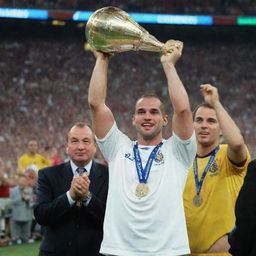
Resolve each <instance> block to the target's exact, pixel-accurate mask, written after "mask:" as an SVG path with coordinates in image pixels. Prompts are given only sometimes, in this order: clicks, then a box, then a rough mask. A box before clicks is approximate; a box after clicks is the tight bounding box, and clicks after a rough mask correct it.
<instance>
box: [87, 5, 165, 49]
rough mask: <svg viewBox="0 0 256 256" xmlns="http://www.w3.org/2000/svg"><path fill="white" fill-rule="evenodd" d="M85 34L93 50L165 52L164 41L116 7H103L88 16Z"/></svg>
mask: <svg viewBox="0 0 256 256" xmlns="http://www.w3.org/2000/svg"><path fill="white" fill-rule="evenodd" d="M85 34H86V38H87V42H88V43H89V45H90V47H91V48H92V49H93V50H98V51H102V52H106V53H118V52H124V51H130V50H134V51H137V50H142V51H151V52H162V53H164V52H167V51H168V49H167V47H166V46H165V44H164V43H161V42H160V41H158V40H157V39H156V38H155V37H154V36H152V35H150V34H149V32H148V31H147V30H145V29H144V28H143V27H141V26H140V25H139V24H138V23H136V22H135V21H134V20H133V19H132V18H131V17H130V16H129V15H128V14H127V13H126V12H125V11H123V10H121V9H119V8H116V7H112V6H109V7H104V8H101V9H98V10H97V11H95V12H94V13H93V14H92V15H91V16H90V18H89V20H88V22H87V24H86V29H85Z"/></svg>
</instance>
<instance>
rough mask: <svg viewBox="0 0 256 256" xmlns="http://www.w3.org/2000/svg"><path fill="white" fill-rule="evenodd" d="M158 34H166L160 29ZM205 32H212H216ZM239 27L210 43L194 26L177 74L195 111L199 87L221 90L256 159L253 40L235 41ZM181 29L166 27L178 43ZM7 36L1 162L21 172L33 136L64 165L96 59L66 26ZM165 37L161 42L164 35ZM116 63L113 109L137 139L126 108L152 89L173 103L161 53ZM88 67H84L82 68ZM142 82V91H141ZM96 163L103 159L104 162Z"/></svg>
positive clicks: (0, 69)
mask: <svg viewBox="0 0 256 256" xmlns="http://www.w3.org/2000/svg"><path fill="white" fill-rule="evenodd" d="M2 27H4V26H3V25H2ZM159 28H160V29H159V30H163V32H164V28H163V27H162V26H160V27H159ZM206 29H207V30H208V31H209V30H210V29H211V28H208V27H207V28H206ZM233 29H234V28H233ZM238 29H240V28H237V29H234V31H233V33H232V36H230V39H222V38H221V37H220V34H221V32H222V31H223V30H221V29H219V28H214V29H212V30H213V32H212V35H210V36H208V38H207V37H206V36H204V35H203V36H200V34H199V36H198V34H196V33H194V32H193V31H194V30H195V28H193V31H192V32H191V31H189V36H188V37H189V38H186V40H185V41H184V43H185V44H184V52H183V58H182V60H181V64H179V63H178V65H177V69H178V70H179V71H180V73H181V74H183V76H182V80H183V81H184V84H185V86H186V88H187V91H188V94H189V97H190V100H191V105H192V108H193V107H195V106H196V105H198V104H199V103H201V101H202V99H201V97H200V94H199V93H198V90H199V88H198V87H199V85H200V84H201V83H205V82H209V83H213V84H215V85H216V87H217V88H218V89H219V91H220V97H221V99H222V101H223V102H224V104H225V106H227V110H228V112H229V113H230V115H232V116H234V119H235V122H236V123H237V125H238V126H239V128H240V129H241V130H242V131H243V132H244V134H243V135H244V138H245V140H246V144H247V145H248V146H249V150H250V152H251V155H252V158H254V157H255V156H256V155H255V145H256V138H255V134H256V126H255V124H256V116H255V115H254V113H255V112H256V104H255V99H254V95H255V93H256V87H255V84H256V73H255V65H254V62H255V59H256V51H255V50H254V49H255V40H253V37H250V36H247V37H246V35H249V34H250V33H249V32H248V33H244V34H242V35H244V36H239V39H237V40H236V38H238V35H239V34H238V33H237V30H238ZM177 30H178V31H177V33H176V34H172V32H173V31H174V29H172V27H168V33H171V35H172V36H175V37H176V38H178V36H179V34H180V35H181V36H184V34H185V33H186V31H185V30H183V29H181V28H180V29H177ZM229 30H231V31H232V28H230V27H229V28H225V30H224V31H225V33H226V32H227V31H229ZM8 31H10V32H9V34H7V35H5V36H3V37H2V36H1V42H0V56H1V58H0V109H1V115H0V131H1V133H0V159H2V160H3V161H4V162H5V164H6V165H7V166H8V167H10V168H11V169H10V171H11V172H13V171H15V170H16V168H17V159H18V157H19V156H21V154H22V153H23V152H24V151H25V150H27V149H26V148H25V146H26V144H27V140H28V138H30V137H31V134H33V135H34V136H36V138H37V140H38V143H39V144H40V148H39V149H38V153H42V150H41V149H43V148H44V147H45V146H46V145H56V148H57V151H58V152H57V154H58V155H59V156H60V158H61V159H66V157H67V156H66V155H65V153H64V152H65V149H64V144H65V138H63V134H65V133H66V128H67V127H69V124H70V123H76V122H77V121H79V120H84V121H85V122H89V121H90V120H88V119H87V118H86V117H89V116H90V113H89V108H88V106H87V104H86V102H87V87H86V86H85V85H88V81H89V79H90V73H91V70H92V68H93V64H94V59H93V58H92V56H91V54H90V53H88V52H86V51H84V49H83V39H81V35H80V34H79V36H73V34H72V36H71V32H70V30H69V28H68V27H67V28H65V30H64V32H61V33H54V34H52V33H50V32H49V33H47V31H42V29H41V27H40V29H39V31H40V36H38V34H36V35H35V34H34V32H36V31H34V30H32V29H31V27H28V28H27V31H30V32H31V33H32V32H33V37H31V36H26V35H25V34H24V31H22V30H21V32H20V34H19V33H18V32H16V34H15V36H14V37H13V36H12V35H13V30H12V29H9V30H8ZM160 32H161V31H160ZM160 32H159V34H160V38H161V37H162V39H163V38H164V37H165V35H164V34H163V35H162V32H161V33H160ZM17 33H18V34H17ZM81 33H82V32H81ZM60 34H61V36H59V35H60ZM230 34H231V32H229V35H230ZM190 35H191V36H190ZM254 35H255V34H254ZM82 36H83V35H82ZM199 40H200V41H199ZM162 41H164V39H163V40H162ZM223 56H225V57H223ZM113 58H116V59H117V61H115V62H113V63H112V64H111V66H110V70H109V72H110V74H111V73H118V74H120V75H119V76H115V78H114V79H112V80H111V81H110V84H109V104H110V106H111V108H112V109H113V110H114V112H115V113H116V116H118V120H117V122H118V123H119V127H120V129H121V130H122V131H124V132H125V133H126V134H127V135H129V136H130V137H135V134H134V131H133V129H132V126H131V125H130V120H131V117H132V114H133V110H130V109H127V106H130V105H131V104H132V103H134V99H135V98H137V97H139V96H140V95H141V94H143V93H145V91H147V92H152V91H155V92H156V93H157V94H159V95H160V96H162V98H163V99H164V101H165V102H168V100H167V91H166V89H165V87H164V82H163V81H164V76H163V72H162V70H161V66H160V65H159V64H158V54H156V53H150V52H142V51H140V52H133V51H130V52H127V53H121V54H117V55H116V56H114V57H113ZM83 63H86V66H85V67H84V65H83ZM145 63H149V65H145ZM13 67H15V68H13ZM141 84H144V85H145V87H143V88H142V87H141ZM142 89H143V90H144V91H142ZM80 92H81V93H80ZM124 92H129V93H124ZM167 109H168V112H169V114H170V113H171V111H172V109H171V107H170V105H168V104H167ZM2 113H3V114H2ZM165 134H166V136H169V135H170V130H165ZM99 160H100V161H101V162H102V161H104V159H102V158H101V157H99Z"/></svg>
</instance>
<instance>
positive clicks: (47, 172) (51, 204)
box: [34, 123, 108, 256]
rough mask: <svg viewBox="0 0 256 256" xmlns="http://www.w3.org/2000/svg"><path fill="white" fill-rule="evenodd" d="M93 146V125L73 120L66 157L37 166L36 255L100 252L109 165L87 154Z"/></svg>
mask: <svg viewBox="0 0 256 256" xmlns="http://www.w3.org/2000/svg"><path fill="white" fill-rule="evenodd" d="M96 148H97V147H96V143H95V139H94V134H93V132H92V130H91V129H90V128H89V127H88V126H87V125H86V124H84V123H77V124H75V125H74V126H73V127H72V128H71V129H70V130H69V132H68V134H67V141H66V151H67V154H68V155H69V157H70V161H69V162H66V163H63V164H60V165H56V166H52V167H48V168H45V169H42V170H40V171H39V172H38V188H37V202H36V206H35V209H34V215H35V218H36V220H37V222H38V223H39V224H41V225H42V226H45V232H44V238H43V241H42V244H41V246H40V253H39V256H85V255H86V256H99V255H100V254H99V249H100V244H101V241H102V237H103V220H104V214H105V205H106V198H107V190H108V167H107V166H105V165H102V164H99V163H96V162H95V161H93V160H92V159H93V157H94V155H95V153H96ZM83 168H85V170H83ZM78 169H79V170H78ZM82 171H84V173H83V174H82Z"/></svg>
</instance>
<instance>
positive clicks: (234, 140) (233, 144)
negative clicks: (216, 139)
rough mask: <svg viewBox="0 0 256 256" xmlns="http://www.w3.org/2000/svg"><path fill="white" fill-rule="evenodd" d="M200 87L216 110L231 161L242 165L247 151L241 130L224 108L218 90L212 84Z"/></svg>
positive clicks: (207, 101) (205, 98) (207, 100)
mask: <svg viewBox="0 0 256 256" xmlns="http://www.w3.org/2000/svg"><path fill="white" fill-rule="evenodd" d="M200 87H201V92H202V93H203V96H204V101H205V102H206V103H208V104H210V105H211V106H212V107H213V108H214V109H215V112H216V115H217V118H218V121H219V123H220V127H221V130H222V134H223V137H224V139H225V141H226V143H227V144H228V157H229V159H230V160H231V161H232V162H234V163H236V164H241V163H242V162H244V161H245V160H246V156H247V150H246V146H245V143H244V139H243V136H242V134H241V132H240V130H239V128H238V127H237V125H236V124H235V122H234V121H233V120H232V118H231V117H230V115H229V114H228V112H227V111H226V110H225V109H224V107H223V106H222V104H221V102H220V100H219V94H218V89H217V88H216V87H214V86H212V85H210V84H203V85H201V86H200Z"/></svg>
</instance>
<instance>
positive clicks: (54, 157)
mask: <svg viewBox="0 0 256 256" xmlns="http://www.w3.org/2000/svg"><path fill="white" fill-rule="evenodd" d="M42 155H43V156H44V157H45V158H46V159H47V160H49V161H50V162H51V165H52V166H53V165H58V164H61V163H63V160H62V159H61V158H60V156H58V152H57V149H56V147H50V146H46V147H45V148H44V152H43V153H42Z"/></svg>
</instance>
